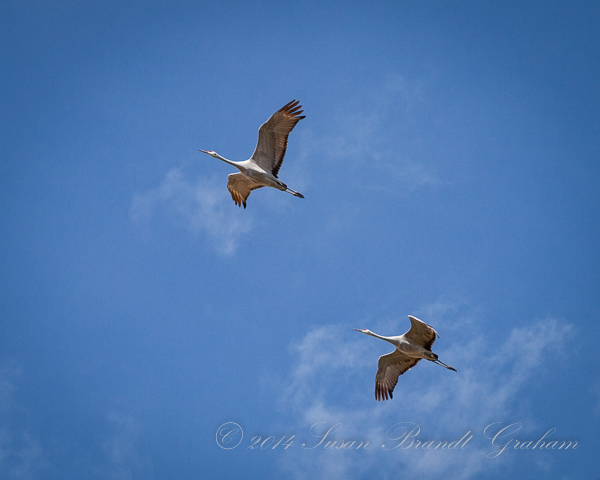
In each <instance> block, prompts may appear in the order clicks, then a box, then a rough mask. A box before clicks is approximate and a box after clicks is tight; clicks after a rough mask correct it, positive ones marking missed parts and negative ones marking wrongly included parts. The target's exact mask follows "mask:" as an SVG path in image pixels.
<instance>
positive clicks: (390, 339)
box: [370, 332, 397, 345]
mask: <svg viewBox="0 0 600 480" xmlns="http://www.w3.org/2000/svg"><path fill="white" fill-rule="evenodd" d="M370 335H371V336H373V337H376V338H381V340H385V341H386V342H389V343H391V344H392V345H396V343H397V342H395V341H394V339H392V337H384V336H383V335H377V334H376V333H374V332H371V333H370Z"/></svg>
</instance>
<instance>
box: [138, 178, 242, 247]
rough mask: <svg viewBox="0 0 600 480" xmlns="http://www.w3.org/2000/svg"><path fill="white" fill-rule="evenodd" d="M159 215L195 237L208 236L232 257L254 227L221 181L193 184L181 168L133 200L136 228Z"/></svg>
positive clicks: (202, 179) (216, 245) (204, 179)
mask: <svg viewBox="0 0 600 480" xmlns="http://www.w3.org/2000/svg"><path fill="white" fill-rule="evenodd" d="M159 212H160V213H162V214H163V215H164V216H166V217H168V218H169V219H170V220H171V221H173V222H174V223H175V224H178V225H180V226H182V227H184V228H186V229H188V230H189V231H191V232H192V233H194V234H196V235H199V234H204V235H206V236H207V237H208V239H209V241H210V242H211V243H212V244H213V246H214V247H215V248H216V249H217V250H218V251H219V252H221V253H222V254H225V255H231V254H233V253H234V252H235V250H236V248H237V246H238V242H239V237H240V236H241V235H242V234H244V233H246V232H248V231H250V229H251V228H252V220H251V215H250V214H249V213H248V212H240V211H239V209H238V208H233V206H232V201H231V197H230V196H229V192H227V189H226V188H225V185H224V181H223V179H222V178H219V179H216V178H212V179H206V178H201V179H198V180H197V181H196V182H195V183H193V182H191V181H189V180H187V179H186V178H185V177H184V175H183V173H182V172H181V170H180V169H178V168H173V169H172V170H170V171H169V172H168V173H167V175H166V176H165V178H164V180H163V181H162V182H161V184H160V186H159V187H158V188H156V189H152V190H150V191H148V192H145V193H138V194H135V195H134V197H133V200H132V203H131V209H130V214H131V218H132V220H133V221H134V222H135V223H136V224H137V225H140V226H142V225H147V224H148V223H149V222H150V220H151V219H152V218H153V217H154V216H155V215H156V214H157V213H159ZM241 213H243V215H241Z"/></svg>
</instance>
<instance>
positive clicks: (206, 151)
mask: <svg viewBox="0 0 600 480" xmlns="http://www.w3.org/2000/svg"><path fill="white" fill-rule="evenodd" d="M200 151H201V152H204V153H208V152H207V151H206V150H200Z"/></svg>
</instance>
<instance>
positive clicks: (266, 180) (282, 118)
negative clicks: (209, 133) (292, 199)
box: [200, 100, 305, 208]
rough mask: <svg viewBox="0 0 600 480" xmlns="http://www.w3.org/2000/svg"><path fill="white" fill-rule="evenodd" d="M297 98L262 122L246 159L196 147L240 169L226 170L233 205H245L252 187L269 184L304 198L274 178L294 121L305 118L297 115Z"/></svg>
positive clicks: (295, 122) (254, 188) (294, 123)
mask: <svg viewBox="0 0 600 480" xmlns="http://www.w3.org/2000/svg"><path fill="white" fill-rule="evenodd" d="M299 103H300V102H299V101H297V100H292V101H291V102H289V103H288V104H286V105H284V106H283V107H282V108H281V109H279V110H277V111H276V112H275V113H274V114H273V115H271V118H269V119H268V120H267V121H266V122H265V123H263V124H262V125H261V126H260V128H259V129H258V144H257V145H256V149H255V150H254V153H253V154H252V156H251V157H250V158H249V159H248V160H244V161H243V162H234V161H232V160H228V159H226V158H224V157H222V156H221V155H219V154H218V153H217V152H215V151H213V150H210V151H206V150H200V151H201V152H204V153H206V154H208V155H210V156H211V157H215V158H218V159H219V160H223V161H224V162H225V163H228V164H230V165H233V166H234V167H235V168H237V169H238V170H239V171H240V172H239V173H230V174H229V177H228V178H229V181H228V182H227V189H228V190H229V192H230V193H231V197H232V198H233V201H234V202H235V204H236V205H238V206H240V207H241V206H242V205H244V208H246V199H247V198H248V196H249V195H250V192H252V190H256V189H257V188H261V187H273V188H276V189H278V190H283V191H284V192H287V193H291V194H292V195H295V196H296V197H300V198H304V196H303V195H302V194H301V193H298V192H295V191H294V190H292V189H291V188H288V186H287V185H286V184H285V183H283V182H282V181H281V180H279V179H278V178H277V174H278V173H279V169H280V168H281V164H282V163H283V156H284V155H285V150H286V148H287V142H288V135H289V134H290V132H291V131H292V130H293V129H294V127H295V126H296V124H297V123H298V122H299V121H300V120H302V119H303V118H305V116H304V115H300V114H301V113H302V111H303V110H300V109H301V108H302V105H300V104H299Z"/></svg>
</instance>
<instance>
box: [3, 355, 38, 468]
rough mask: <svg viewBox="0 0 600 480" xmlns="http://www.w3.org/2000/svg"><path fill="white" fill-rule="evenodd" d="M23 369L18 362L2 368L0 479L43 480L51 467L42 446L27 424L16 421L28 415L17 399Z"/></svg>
mask: <svg viewBox="0 0 600 480" xmlns="http://www.w3.org/2000/svg"><path fill="white" fill-rule="evenodd" d="M21 374H22V370H21V368H20V367H19V366H17V365H16V364H14V363H10V364H8V365H4V366H3V367H2V368H0V478H3V479H4V478H6V479H29V478H40V474H41V472H43V471H46V470H47V469H48V468H49V463H48V461H47V460H46V458H45V455H44V451H43V448H42V444H41V442H40V441H39V439H37V438H36V435H34V434H32V433H31V432H30V430H29V429H28V428H27V426H26V425H23V424H19V423H18V422H16V421H15V418H21V417H23V416H25V417H26V416H27V415H26V413H27V412H24V411H23V408H22V407H19V406H18V405H17V404H16V403H15V400H14V391H15V384H16V383H17V382H18V379H19V378H20V377H21Z"/></svg>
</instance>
